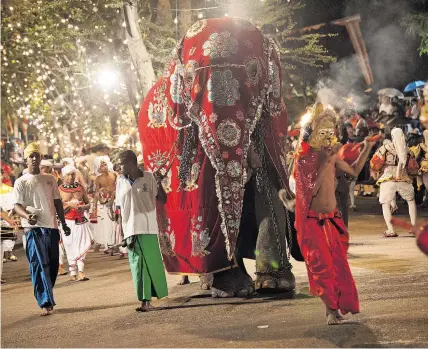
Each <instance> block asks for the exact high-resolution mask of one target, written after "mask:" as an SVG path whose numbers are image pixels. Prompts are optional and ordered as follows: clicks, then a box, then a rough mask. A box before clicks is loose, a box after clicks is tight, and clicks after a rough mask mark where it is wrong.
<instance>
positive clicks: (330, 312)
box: [326, 308, 340, 325]
mask: <svg viewBox="0 0 428 349" xmlns="http://www.w3.org/2000/svg"><path fill="white" fill-rule="evenodd" d="M326 315H327V325H339V324H340V320H339V319H338V318H337V310H335V309H330V308H327V313H326Z"/></svg>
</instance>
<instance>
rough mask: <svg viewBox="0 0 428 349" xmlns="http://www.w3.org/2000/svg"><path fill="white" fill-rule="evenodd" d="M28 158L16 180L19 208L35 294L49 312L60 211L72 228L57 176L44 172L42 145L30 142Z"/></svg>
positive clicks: (51, 302)
mask: <svg viewBox="0 0 428 349" xmlns="http://www.w3.org/2000/svg"><path fill="white" fill-rule="evenodd" d="M24 158H25V160H26V162H27V166H28V173H27V174H25V175H23V176H22V177H21V178H18V179H17V180H16V182H15V185H14V201H15V211H16V213H17V214H18V215H19V216H20V217H21V225H22V227H23V228H24V230H25V237H26V255H27V260H28V263H29V265H30V274H31V281H32V283H33V286H34V296H35V297H36V299H37V303H38V305H39V306H40V308H42V315H49V314H50V313H51V312H52V310H53V307H54V306H55V301H54V298H53V287H54V285H55V281H56V277H57V274H58V267H59V247H58V243H59V240H60V235H59V230H58V223H57V220H56V214H58V217H59V220H60V221H61V224H62V229H63V231H64V234H65V235H67V236H68V235H70V228H69V227H68V226H67V224H66V222H65V218H64V209H63V207H62V202H61V196H60V193H59V190H58V186H57V183H56V181H55V178H54V177H52V176H51V175H46V174H41V173H40V161H41V155H40V148H39V145H38V144H37V143H31V144H29V145H28V146H27V148H25V152H24Z"/></svg>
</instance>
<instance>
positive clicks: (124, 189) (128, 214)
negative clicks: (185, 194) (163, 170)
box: [116, 150, 168, 311]
mask: <svg viewBox="0 0 428 349" xmlns="http://www.w3.org/2000/svg"><path fill="white" fill-rule="evenodd" d="M118 165H119V166H120V172H122V173H123V175H122V176H120V177H119V178H118V180H117V182H116V205H117V208H118V209H120V215H121V219H122V229H123V234H124V237H125V241H126V244H127V246H128V258H129V264H130V268H131V273H132V278H133V280H134V285H135V289H136V291H137V297H138V299H139V300H140V301H141V306H140V307H138V308H137V309H136V310H137V311H149V310H151V309H152V306H151V304H150V302H151V300H152V296H154V297H157V298H158V299H160V298H163V297H166V296H167V295H168V287H167V284H166V277H165V270H164V266H163V262H162V256H161V252H160V249H159V240H158V224H157V219H156V200H159V202H161V203H163V204H165V203H166V193H165V191H164V190H163V187H162V185H161V184H160V183H159V184H158V183H156V180H155V178H154V176H153V174H152V173H150V172H146V171H142V170H140V169H139V168H138V163H137V156H136V155H135V153H134V152H133V151H131V150H127V151H124V152H122V153H121V154H120V155H119V163H118Z"/></svg>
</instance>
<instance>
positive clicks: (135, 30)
mask: <svg viewBox="0 0 428 349" xmlns="http://www.w3.org/2000/svg"><path fill="white" fill-rule="evenodd" d="M137 2H138V1H137V0H124V1H123V13H124V17H125V23H126V41H127V45H128V49H129V54H130V56H131V60H132V63H133V64H134V67H135V69H136V71H137V76H138V81H139V86H140V89H141V92H142V94H143V96H145V95H146V94H147V92H149V90H150V88H151V87H152V86H153V85H154V83H155V82H156V76H155V72H154V70H153V65H152V59H151V57H150V55H149V53H148V52H147V48H146V46H145V45H144V42H143V39H142V38H141V34H140V28H139V24H138V9H137Z"/></svg>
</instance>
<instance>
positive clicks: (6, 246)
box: [2, 240, 15, 255]
mask: <svg viewBox="0 0 428 349" xmlns="http://www.w3.org/2000/svg"><path fill="white" fill-rule="evenodd" d="M14 247H15V241H14V240H3V252H12V251H13V248H14ZM2 255H3V254H2Z"/></svg>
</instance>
